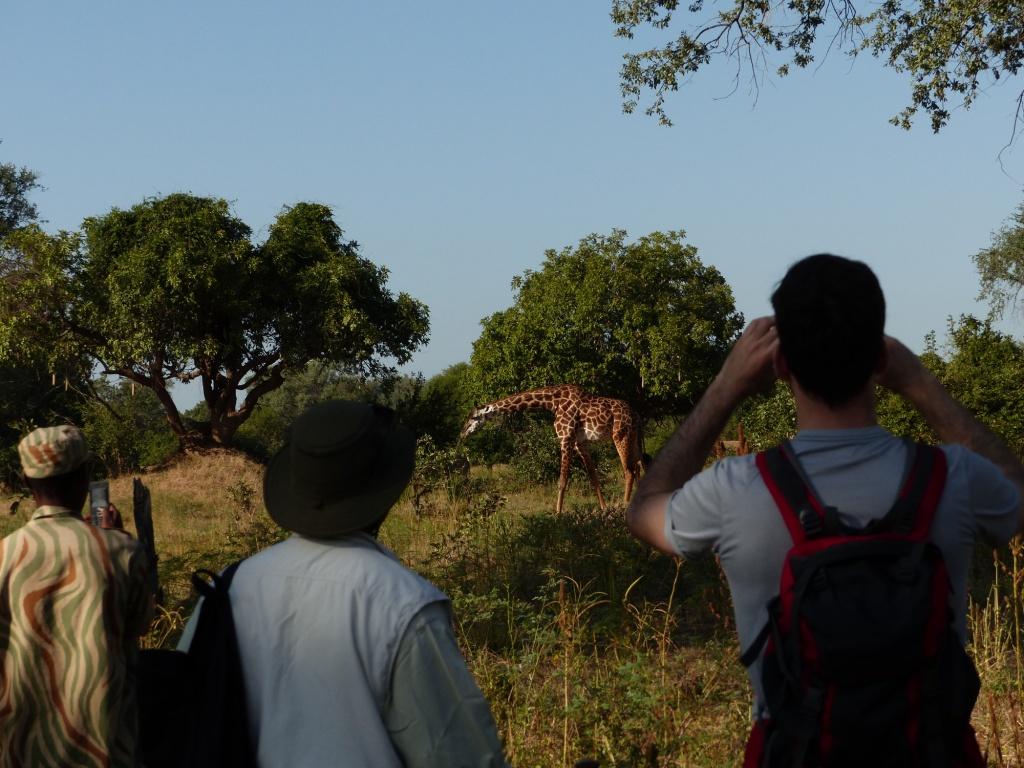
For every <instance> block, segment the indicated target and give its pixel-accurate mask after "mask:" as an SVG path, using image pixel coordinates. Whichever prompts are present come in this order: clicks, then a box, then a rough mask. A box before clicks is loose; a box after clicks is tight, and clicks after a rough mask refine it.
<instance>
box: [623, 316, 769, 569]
mask: <svg viewBox="0 0 1024 768" xmlns="http://www.w3.org/2000/svg"><path fill="white" fill-rule="evenodd" d="M778 346H779V339H778V335H777V334H776V332H775V318H773V317H759V318H757V319H756V320H754V321H753V322H752V323H751V324H750V325H748V326H747V329H746V330H745V331H743V335H742V336H740V338H739V339H738V340H737V341H736V344H735V345H734V346H733V348H732V350H731V351H730V352H729V356H728V357H727V358H726V360H725V363H724V364H723V365H722V370H720V371H719V372H718V376H716V377H715V380H714V381H713V382H711V386H710V387H708V391H707V392H705V393H704V397H702V398H701V399H700V402H699V403H697V406H696V407H695V408H694V409H693V411H692V412H691V413H690V415H689V416H687V417H686V420H685V421H683V423H682V424H681V425H680V426H679V428H678V429H677V430H676V431H675V434H673V435H672V437H671V438H669V441H668V443H666V444H665V447H663V448H662V449H661V451H660V452H659V453H658V458H657V459H655V461H654V464H652V465H651V468H650V469H649V470H648V471H647V474H645V475H644V476H643V478H641V480H640V484H639V486H638V487H637V492H636V495H634V496H633V500H632V501H631V502H630V504H629V509H628V510H627V512H626V523H627V524H628V525H629V528H630V530H631V531H632V532H633V535H634V536H636V537H637V538H638V539H641V540H642V541H646V542H647V543H648V544H650V545H651V546H652V547H654V548H655V549H659V550H661V551H662V552H665V553H667V554H675V549H674V548H673V546H672V543H671V542H670V541H669V540H668V539H667V538H666V537H665V530H664V528H665V510H666V508H667V507H668V502H669V499H670V498H671V497H672V493H673V492H674V491H675V489H676V488H679V487H681V486H682V485H683V484H684V483H685V482H686V481H687V480H689V479H690V478H691V477H693V476H694V475H696V474H697V473H698V472H700V470H701V469H702V468H703V467H704V462H705V460H706V459H707V457H708V454H709V453H710V452H711V446H712V445H713V444H714V442H715V440H716V439H718V436H719V435H720V434H721V433H722V429H723V428H724V427H725V424H726V422H727V421H728V420H729V416H730V415H731V414H732V412H733V409H735V408H736V406H738V405H739V404H740V403H741V402H743V399H744V398H746V397H749V396H750V395H753V394H756V393H757V392H761V391H762V390H764V389H767V388H768V387H769V386H771V383H772V382H773V381H775V378H776V376H775V367H774V365H773V361H774V357H775V350H776V349H778Z"/></svg>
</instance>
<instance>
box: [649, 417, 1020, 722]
mask: <svg viewBox="0 0 1024 768" xmlns="http://www.w3.org/2000/svg"><path fill="white" fill-rule="evenodd" d="M792 446H793V450H794V452H795V453H796V455H797V458H798V459H799V460H800V463H801V465H802V466H803V468H804V470H805V471H806V472H807V474H808V476H809V477H810V478H811V481H812V483H813V484H814V488H815V490H816V491H817V492H818V495H819V496H820V497H821V498H822V499H823V500H824V502H825V503H826V504H829V505H831V506H834V507H837V508H838V510H839V513H840V520H841V521H842V522H843V523H844V524H845V525H848V526H851V527H857V528H859V527H863V526H864V525H866V524H867V523H868V522H869V521H870V520H872V519H875V518H879V517H882V516H884V515H885V513H886V512H888V511H889V509H890V508H891V507H892V504H893V502H894V501H895V499H896V495H897V493H898V492H899V485H900V481H901V479H902V476H903V470H904V465H905V463H906V453H907V451H906V445H905V443H904V442H903V441H902V440H901V439H900V438H897V437H895V436H893V435H891V434H890V433H889V432H887V431H885V430H884V429H882V428H881V427H866V428H863V429H843V430H804V431H801V432H800V433H798V434H797V436H796V437H795V438H794V439H793V441H792ZM942 448H943V451H944V452H945V454H946V461H947V464H948V470H947V477H946V487H945V490H944V491H943V494H942V500H941V501H940V503H939V507H938V509H937V510H936V513H935V519H934V522H933V523H932V532H931V539H932V541H933V542H934V543H935V544H936V545H937V546H938V547H939V549H940V550H941V551H942V554H943V557H944V559H945V561H946V567H947V569H948V571H949V577H950V581H951V583H952V587H953V594H952V596H951V598H950V605H951V607H952V609H953V615H954V619H955V627H956V630H957V632H958V633H959V634H960V637H961V639H963V638H964V637H965V634H966V616H967V574H968V568H969V566H970V559H971V553H972V551H973V549H974V543H975V541H976V539H977V538H978V537H979V535H980V536H983V537H985V538H986V539H988V540H990V541H991V542H992V543H994V544H996V545H1002V544H1004V543H1006V542H1007V541H1009V539H1010V538H1011V537H1012V536H1013V535H1014V533H1016V531H1017V525H1018V517H1017V509H1018V497H1017V490H1016V488H1015V487H1014V485H1013V484H1012V483H1010V482H1009V481H1008V480H1007V479H1006V478H1005V477H1004V476H1003V474H1002V473H1001V472H1000V471H999V470H998V469H997V468H996V467H995V465H994V464H992V463H991V462H990V461H988V460H987V459H985V458H983V457H981V456H979V455H978V454H976V453H974V452H972V451H970V450H968V449H967V448H964V447H963V446H960V445H944V446H942ZM754 459H755V456H754V455H748V456H737V457H732V458H726V459H723V460H721V461H718V462H717V463H715V464H714V465H713V466H712V467H710V468H709V469H707V470H705V471H704V472H701V473H700V474H699V475H696V476H695V477H693V478H692V479H691V480H690V481H689V482H687V483H686V485H684V486H683V487H682V488H680V489H679V490H677V491H676V492H675V493H674V494H673V496H672V498H671V500H670V502H669V505H668V508H667V510H666V514H665V534H666V537H667V539H668V540H669V541H670V542H671V543H672V545H673V546H674V547H675V549H676V551H677V552H678V553H679V554H680V555H682V556H684V557H687V556H693V555H696V554H698V553H700V552H703V551H705V550H707V549H711V550H713V551H714V552H716V553H717V554H718V556H719V559H720V561H721V564H722V569H723V570H724V571H725V575H726V578H727V579H728V581H729V589H730V591H731V592H732V600H733V609H734V611H735V616H736V630H737V632H738V634H739V639H740V646H741V648H743V649H746V648H747V647H748V646H749V645H750V643H752V642H753V641H754V639H755V638H756V637H757V634H758V632H759V631H760V630H761V628H762V627H763V626H764V623H765V621H766V620H767V616H768V614H767V611H766V610H765V606H766V604H767V603H768V601H769V600H770V599H771V598H773V597H775V595H777V594H778V591H779V580H780V577H781V574H782V564H783V561H784V559H785V556H786V552H787V551H788V550H789V548H790V547H791V546H792V545H793V541H792V539H791V538H790V535H789V531H788V530H787V528H786V525H785V523H784V522H783V519H782V515H781V513H780V512H779V509H778V507H777V506H776V505H775V502H774V501H773V500H772V497H771V495H770V494H769V492H768V488H767V486H765V484H764V481H763V479H762V478H761V474H760V472H759V471H758V469H757V467H756V466H755V464H754ZM749 674H750V682H751V684H752V685H753V687H754V715H755V717H763V716H765V711H764V706H763V701H764V698H763V695H762V691H761V662H760V659H758V661H757V662H755V663H754V664H753V665H752V666H751V667H750V669H749Z"/></svg>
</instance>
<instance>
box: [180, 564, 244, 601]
mask: <svg viewBox="0 0 1024 768" xmlns="http://www.w3.org/2000/svg"><path fill="white" fill-rule="evenodd" d="M241 564H242V561H241V560H236V561H235V562H233V563H232V564H231V565H229V566H228V567H227V568H225V569H224V572H223V573H219V574H218V573H214V572H213V571H208V570H207V569H205V568H200V569H199V570H197V571H196V572H195V573H193V574H192V586H193V587H195V588H196V592H198V593H199V594H200V595H202V596H203V597H204V598H209V597H210V596H211V595H213V594H215V593H220V594H222V595H224V597H227V594H228V590H229V589H231V581H232V579H234V578H235V571H237V570H238V566H240V565H241Z"/></svg>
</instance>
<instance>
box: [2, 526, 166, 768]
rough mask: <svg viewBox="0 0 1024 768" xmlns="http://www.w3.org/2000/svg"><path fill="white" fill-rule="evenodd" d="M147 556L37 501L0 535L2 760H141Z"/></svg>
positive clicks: (127, 540)
mask: <svg viewBox="0 0 1024 768" xmlns="http://www.w3.org/2000/svg"><path fill="white" fill-rule="evenodd" d="M147 567H148V566H147V561H146V556H145V553H144V552H143V550H142V548H141V547H140V546H139V544H138V543H137V542H136V541H135V540H134V539H133V538H131V537H130V536H129V535H127V534H125V533H123V532H121V531H112V530H103V529H101V528H97V527H95V526H92V525H90V524H89V523H86V522H85V521H83V520H82V518H81V516H80V515H79V514H78V513H77V512H74V511H72V510H70V509H64V508H61V507H40V508H39V509H38V510H36V513H35V514H34V515H33V516H32V519H31V520H30V521H29V522H28V523H26V524H25V525H24V526H23V527H22V528H20V529H19V530H17V531H15V532H14V533H12V534H11V535H10V536H8V537H7V538H5V539H3V541H0V766H2V767H3V768H7V767H8V766H10V767H11V768H15V766H25V767H26V768H28V767H29V766H31V767H32V768H35V767H36V766H83V767H88V768H93V767H94V766H95V767H97V768H98V767H100V766H104V767H106V766H111V767H117V768H120V766H136V765H137V764H138V760H137V758H136V754H137V749H136V742H137V737H138V716H137V711H136V706H137V705H136V696H135V676H134V666H135V659H136V655H137V645H136V637H137V635H138V634H139V633H140V632H141V631H142V630H143V629H144V626H143V623H144V622H145V620H146V617H147V616H148V612H149V595H148V593H147V590H146V586H145V584H146V581H145V573H146V569H147Z"/></svg>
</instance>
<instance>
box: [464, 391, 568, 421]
mask: <svg viewBox="0 0 1024 768" xmlns="http://www.w3.org/2000/svg"><path fill="white" fill-rule="evenodd" d="M557 400H558V398H557V397H556V394H555V393H554V392H552V391H551V390H549V389H548V388H542V389H531V390H527V391H526V392H518V393H516V394H514V395H509V396H508V397H503V398H501V399H500V400H495V401H494V402H493V403H487V404H486V405H482V406H480V407H479V408H477V409H476V411H474V416H476V417H477V418H481V419H483V420H484V421H487V420H488V419H493V418H494V417H496V416H500V415H502V414H507V413H519V411H533V410H547V411H554V410H555V406H556V402H557Z"/></svg>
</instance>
